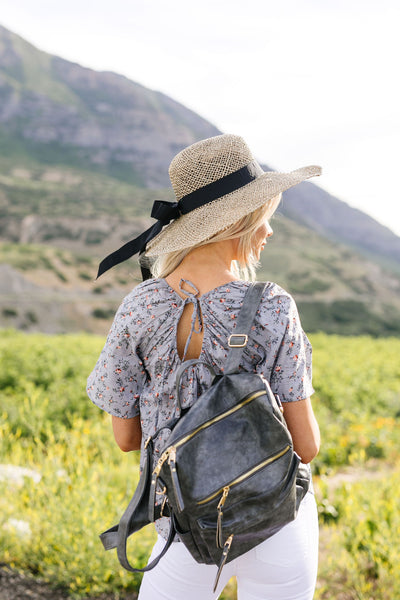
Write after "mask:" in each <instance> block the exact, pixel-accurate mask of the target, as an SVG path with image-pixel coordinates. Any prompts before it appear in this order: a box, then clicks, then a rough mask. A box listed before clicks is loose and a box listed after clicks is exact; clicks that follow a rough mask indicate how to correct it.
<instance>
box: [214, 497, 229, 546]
mask: <svg viewBox="0 0 400 600" xmlns="http://www.w3.org/2000/svg"><path fill="white" fill-rule="evenodd" d="M228 494H229V486H225V487H224V491H223V494H222V497H221V500H220V501H219V502H218V506H217V511H218V517H217V531H216V533H215V543H216V544H217V548H222V546H223V544H224V542H223V540H222V517H223V516H224V513H223V512H222V508H223V506H224V504H225V502H226V499H227V497H228Z"/></svg>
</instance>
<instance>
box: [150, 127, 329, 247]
mask: <svg viewBox="0 0 400 600" xmlns="http://www.w3.org/2000/svg"><path fill="white" fill-rule="evenodd" d="M236 172H241V173H240V174H239V175H237V176H235V173H236ZM320 174H321V167H317V166H308V167H303V168H301V169H297V170H295V171H291V172H290V173H277V172H275V171H268V172H264V171H263V170H262V168H261V167H260V165H259V164H258V163H257V161H256V160H255V159H254V157H253V155H252V153H251V151H250V149H249V148H248V146H247V144H246V143H245V141H244V140H243V138H241V137H240V136H238V135H231V134H224V135H217V136H215V137H212V138H208V139H206V140H202V141H201V142H197V143H196V144H193V145H191V146H189V147H188V148H185V149H184V150H182V152H180V153H179V154H177V155H176V156H175V158H174V159H173V160H172V162H171V164H170V167H169V176H170V179H171V183H172V187H173V189H174V192H175V196H176V199H177V202H178V206H179V204H182V203H185V204H186V206H187V208H190V212H186V213H185V214H181V215H180V216H179V217H178V218H177V219H175V220H174V221H173V222H172V223H171V224H169V225H167V226H166V227H164V229H163V230H162V231H161V232H160V233H159V234H158V235H157V236H156V237H154V238H153V239H152V240H150V241H149V242H148V244H147V246H146V256H158V255H161V254H166V253H168V252H172V251H174V250H183V249H184V248H189V247H190V246H193V245H195V244H198V243H199V242H203V241H205V240H207V239H209V238H211V237H213V236H214V235H215V234H217V233H218V232H219V231H221V230H222V229H225V228H226V227H229V226H230V225H232V224H233V223H236V222H237V221H239V219H241V218H242V217H244V216H246V215H247V214H249V213H251V212H253V211H254V210H256V209H257V208H260V207H261V206H263V205H264V204H267V203H270V204H271V207H270V213H267V218H270V217H271V216H272V214H273V212H274V211H275V209H276V208H277V204H278V203H277V202H276V201H275V202H271V201H273V200H274V199H275V198H276V196H278V195H279V194H280V193H281V192H283V191H285V190H287V189H289V188H291V187H293V186H294V185H297V184H298V183H300V182H302V181H304V180H305V179H309V178H310V177H314V176H316V175H320ZM229 179H231V181H229ZM213 196H215V198H214V199H212V197H213ZM204 201H205V202H206V203H203V204H201V205H199V206H198V207H197V208H193V207H194V206H196V202H197V203H198V204H200V203H201V202H204Z"/></svg>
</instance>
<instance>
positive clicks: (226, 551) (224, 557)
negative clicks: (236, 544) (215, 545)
mask: <svg viewBox="0 0 400 600" xmlns="http://www.w3.org/2000/svg"><path fill="white" fill-rule="evenodd" d="M232 540H233V533H232V535H230V536H229V537H228V539H227V540H226V542H225V544H224V550H223V552H222V556H221V562H220V563H219V566H218V571H217V576H216V578H215V581H214V589H213V593H214V594H215V590H216V589H217V586H218V582H219V578H220V577H221V573H222V569H223V568H224V566H225V563H226V561H227V558H228V554H229V550H230V549H231V545H232Z"/></svg>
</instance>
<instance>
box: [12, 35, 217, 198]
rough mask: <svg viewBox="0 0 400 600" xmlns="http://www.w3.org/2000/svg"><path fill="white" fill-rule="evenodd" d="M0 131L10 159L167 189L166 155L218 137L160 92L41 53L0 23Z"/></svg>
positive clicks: (169, 157)
mask: <svg viewBox="0 0 400 600" xmlns="http://www.w3.org/2000/svg"><path fill="white" fill-rule="evenodd" d="M0 128H1V133H2V137H3V144H10V145H11V149H12V151H13V152H14V153H15V154H17V155H18V154H21V153H24V154H26V155H28V156H31V157H34V158H35V159H37V158H39V160H40V161H42V162H45V163H50V164H54V163H63V164H70V165H73V166H78V165H79V166H81V167H82V166H86V167H88V168H90V169H93V170H95V171H99V172H103V173H108V174H111V175H114V176H117V177H119V178H121V179H125V180H128V181H130V182H134V183H138V184H139V185H142V186H145V187H163V186H166V185H168V174H167V168H168V165H169V162H170V159H171V156H173V155H174V154H176V152H177V151H179V150H180V149H182V148H183V147H184V146H187V145H189V144H191V143H193V142H194V141H196V140H198V139H201V138H203V137H210V136H212V135H216V134H218V133H219V131H218V130H217V129H216V128H215V127H214V126H213V125H211V124H210V123H208V122H207V121H205V120H204V119H202V118H201V117H199V116H198V115H197V114H195V113H194V112H192V111H190V110H188V109H187V108H185V107H184V106H182V105H181V104H179V103H177V102H175V101H174V100H172V99H171V98H169V97H168V96H165V95H164V94H161V93H159V92H155V91H152V90H149V89H147V88H145V87H143V86H141V85H139V84H137V83H134V82H133V81H129V80H128V79H127V78H126V77H123V76H121V75H117V74H115V73H109V72H103V73H99V72H96V71H93V70H91V69H85V68H83V67H81V66H79V65H77V64H74V63H71V62H68V61H66V60H63V59H62V58H59V57H57V56H51V55H49V54H46V53H45V52H41V51H40V50H37V49H36V48H35V47H33V46H32V45H31V44H29V43H28V42H26V41H25V40H23V39H22V38H20V37H19V36H17V35H15V34H13V33H11V32H10V31H8V30H6V29H5V28H4V27H1V26H0ZM9 149H10V148H9Z"/></svg>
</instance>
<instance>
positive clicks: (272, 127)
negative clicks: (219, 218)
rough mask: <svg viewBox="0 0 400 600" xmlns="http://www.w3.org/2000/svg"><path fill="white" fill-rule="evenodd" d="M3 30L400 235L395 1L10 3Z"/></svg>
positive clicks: (5, 5)
mask: <svg viewBox="0 0 400 600" xmlns="http://www.w3.org/2000/svg"><path fill="white" fill-rule="evenodd" d="M1 4H2V6H1V12H0V23H1V24H2V25H4V26H5V27H8V28H9V29H11V30H13V31H15V32H16V33H18V34H20V35H22V36H23V37H25V38H26V39H28V40H29V41H30V42H32V43H33V44H34V45H36V46H37V47H39V48H40V49H42V50H45V51H48V52H50V53H52V54H58V55H59V56H63V57H64V58H66V59H68V60H72V61H74V62H78V63H80V64H82V65H84V66H87V67H91V68H94V69H97V70H112V71H115V72H118V73H122V74H124V75H126V76H127V77H129V78H130V79H133V80H134V81H137V82H139V83H142V84H143V85H145V86H147V87H150V88H152V89H157V90H160V91H162V92H164V93H166V94H168V95H169V96H171V97H173V98H174V99H176V100H178V101H180V102H182V103H183V104H185V105H186V106H188V107H189V108H192V109H193V110H195V111H196V112H198V113H199V114H201V115H202V116H204V117H205V118H207V119H208V120H210V121H211V122H212V123H214V124H215V125H216V126H217V127H219V129H221V130H222V131H224V132H230V133H238V134H241V135H243V137H245V139H246V140H247V142H248V144H249V145H250V147H251V148H252V150H253V152H254V154H255V155H256V157H257V158H258V159H259V160H261V161H263V162H266V163H268V164H269V165H270V166H271V167H273V168H276V169H280V170H287V169H294V168H297V167H299V166H302V165H305V164H320V165H322V166H323V168H324V175H323V177H322V178H321V179H320V180H319V181H318V185H320V186H321V187H323V188H324V189H326V190H327V191H328V192H330V193H332V194H334V195H335V196H337V197H339V198H340V199H342V200H344V201H346V202H348V203H349V204H351V205H352V206H355V207H357V208H360V209H361V210H363V211H365V212H367V213H369V214H371V215H372V216H373V217H374V218H376V219H377V220H378V221H380V222H382V223H383V224H385V225H387V226H388V227H390V228H391V229H392V230H393V231H395V232H396V233H397V234H398V235H400V202H399V201H400V193H399V191H398V181H397V173H398V172H399V167H398V162H399V150H398V149H399V144H400V112H399V106H400V88H399V85H398V81H397V80H398V72H399V69H398V57H399V56H400V36H399V35H398V31H399V27H400V3H399V2H398V1H397V0H396V1H395V0H379V1H375V0H364V1H361V0H325V1H324V2H322V1H321V0H304V1H302V0H281V1H280V2H279V3H278V2H276V0H248V1H247V2H243V1H240V2H239V1H238V0H229V1H227V0H223V1H220V2H218V0H202V2H201V3H188V2H187V0H186V1H183V0H170V2H165V0H151V1H150V0H140V1H139V0H113V2H109V1H107V2H106V1H105V0H96V1H91V0H86V1H85V0H80V1H78V0H57V2H54V0H18V1H16V0H2V2H1Z"/></svg>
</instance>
